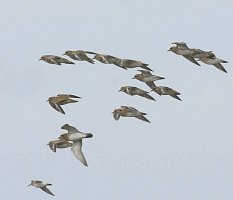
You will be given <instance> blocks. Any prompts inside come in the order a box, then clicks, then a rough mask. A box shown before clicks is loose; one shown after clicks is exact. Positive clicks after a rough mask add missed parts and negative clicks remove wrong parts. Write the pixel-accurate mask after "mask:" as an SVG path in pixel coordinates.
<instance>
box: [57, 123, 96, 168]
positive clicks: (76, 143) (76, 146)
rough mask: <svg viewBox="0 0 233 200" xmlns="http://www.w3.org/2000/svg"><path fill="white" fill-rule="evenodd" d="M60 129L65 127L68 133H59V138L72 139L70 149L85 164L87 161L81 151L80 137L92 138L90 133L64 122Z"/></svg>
mask: <svg viewBox="0 0 233 200" xmlns="http://www.w3.org/2000/svg"><path fill="white" fill-rule="evenodd" d="M61 129H65V130H67V131H68V133H64V134H61V135H60V137H59V139H62V140H66V141H72V142H73V144H72V147H71V151H72V152H73V154H74V155H75V157H76V158H77V159H79V160H80V161H81V162H82V163H83V164H84V165H85V166H88V165H87V161H86V159H85V157H84V155H83V152H82V139H84V138H92V137H93V135H92V133H82V132H80V131H79V130H77V129H76V128H75V127H73V126H70V125H69V124H65V125H63V126H62V127H61Z"/></svg>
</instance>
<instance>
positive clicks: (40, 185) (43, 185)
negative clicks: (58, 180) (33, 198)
mask: <svg viewBox="0 0 233 200" xmlns="http://www.w3.org/2000/svg"><path fill="white" fill-rule="evenodd" d="M51 185H52V184H50V183H43V182H42V181H37V180H32V181H31V183H30V184H29V185H28V186H34V187H36V188H40V189H41V190H43V191H44V192H46V193H48V194H50V195H53V196H54V194H53V193H52V192H51V191H50V190H49V189H48V188H47V187H46V186H51Z"/></svg>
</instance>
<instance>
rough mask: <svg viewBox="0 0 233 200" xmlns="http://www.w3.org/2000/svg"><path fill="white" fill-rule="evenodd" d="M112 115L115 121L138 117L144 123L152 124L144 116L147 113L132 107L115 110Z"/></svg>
mask: <svg viewBox="0 0 233 200" xmlns="http://www.w3.org/2000/svg"><path fill="white" fill-rule="evenodd" d="M112 114H113V118H114V119H115V120H119V119H120V117H136V118H138V119H140V120H142V121H144V122H148V123H150V121H149V120H148V119H147V118H146V117H144V115H147V114H146V113H144V112H140V111H138V110H137V109H136V108H134V107H131V106H121V107H120V108H118V109H115V110H114V111H113V112H112Z"/></svg>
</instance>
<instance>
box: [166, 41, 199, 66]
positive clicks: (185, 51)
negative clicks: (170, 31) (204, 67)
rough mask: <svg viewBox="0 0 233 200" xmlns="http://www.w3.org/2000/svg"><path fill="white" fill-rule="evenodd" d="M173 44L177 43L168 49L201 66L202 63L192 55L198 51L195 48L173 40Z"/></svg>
mask: <svg viewBox="0 0 233 200" xmlns="http://www.w3.org/2000/svg"><path fill="white" fill-rule="evenodd" d="M172 44H176V46H173V47H171V48H170V49H169V50H168V51H172V52H173V53H175V54H177V55H182V56H183V57H184V58H186V59H187V60H189V61H190V62H192V63H194V64H196V65H199V66H200V64H199V63H198V62H197V61H196V60H195V58H194V57H193V56H192V54H195V53H196V51H195V49H190V48H189V47H188V46H187V44H186V43H184V42H173V43H172Z"/></svg>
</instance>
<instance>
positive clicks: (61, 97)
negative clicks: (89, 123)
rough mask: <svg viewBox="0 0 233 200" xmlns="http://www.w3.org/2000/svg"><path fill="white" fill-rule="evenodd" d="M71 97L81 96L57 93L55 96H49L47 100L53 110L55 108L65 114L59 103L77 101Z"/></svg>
mask: <svg viewBox="0 0 233 200" xmlns="http://www.w3.org/2000/svg"><path fill="white" fill-rule="evenodd" d="M71 98H81V97H78V96H76V95H72V94H58V95H57V96H54V97H49V99H48V100H47V101H48V102H49V104H50V105H51V106H52V107H53V108H54V109H55V110H57V111H58V112H60V113H62V114H65V112H64V110H63V109H62V107H61V105H65V104H68V103H76V102H78V101H77V100H74V99H71Z"/></svg>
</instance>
